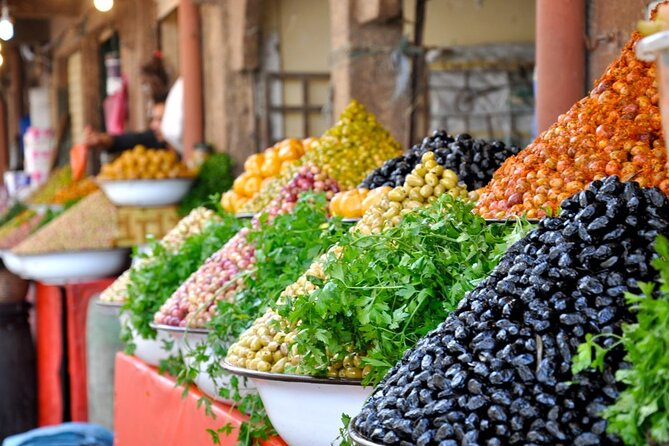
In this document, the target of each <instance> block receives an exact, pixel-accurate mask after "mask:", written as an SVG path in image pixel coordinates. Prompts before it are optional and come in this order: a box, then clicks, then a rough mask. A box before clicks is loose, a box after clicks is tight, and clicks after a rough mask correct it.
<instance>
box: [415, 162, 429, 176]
mask: <svg viewBox="0 0 669 446" xmlns="http://www.w3.org/2000/svg"><path fill="white" fill-rule="evenodd" d="M427 171H428V167H427V166H424V165H422V164H418V165H417V166H416V167H414V169H413V172H412V173H413V174H414V175H418V176H419V177H424V176H425V174H426V173H427Z"/></svg>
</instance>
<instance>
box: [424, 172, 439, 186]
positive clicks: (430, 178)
mask: <svg viewBox="0 0 669 446" xmlns="http://www.w3.org/2000/svg"><path fill="white" fill-rule="evenodd" d="M425 183H426V184H428V185H429V186H432V187H434V186H436V185H437V184H439V178H438V177H437V176H436V175H435V174H433V173H428V174H427V175H425Z"/></svg>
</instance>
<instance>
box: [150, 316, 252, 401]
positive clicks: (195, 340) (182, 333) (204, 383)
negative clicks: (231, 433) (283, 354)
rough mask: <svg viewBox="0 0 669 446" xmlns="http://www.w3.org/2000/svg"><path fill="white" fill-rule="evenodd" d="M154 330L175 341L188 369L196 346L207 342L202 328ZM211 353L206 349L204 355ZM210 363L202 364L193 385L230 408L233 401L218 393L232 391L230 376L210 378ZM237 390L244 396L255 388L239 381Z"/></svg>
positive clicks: (163, 326)
mask: <svg viewBox="0 0 669 446" xmlns="http://www.w3.org/2000/svg"><path fill="white" fill-rule="evenodd" d="M155 328H156V330H158V331H159V332H161V331H162V332H165V333H169V334H170V335H171V336H172V337H173V338H174V339H175V340H176V341H177V345H178V346H179V349H180V350H181V355H182V357H183V360H184V363H185V364H186V366H187V367H189V368H192V367H194V363H195V359H194V358H193V351H194V350H195V349H196V348H197V347H198V346H200V345H202V344H205V343H206V342H207V337H208V336H209V330H206V329H202V328H184V327H172V326H169V325H156V326H155ZM212 353H213V352H212V350H211V348H210V347H207V348H206V350H205V354H206V355H207V356H209V357H211V356H212ZM211 363H212V360H211V359H210V360H208V361H207V362H205V363H204V365H203V367H202V368H201V369H198V370H197V375H196V376H195V378H194V380H193V381H194V383H195V385H196V386H197V388H198V389H200V390H201V391H202V393H204V394H205V395H207V396H208V397H210V398H212V399H214V400H216V401H220V402H222V403H224V404H229V405H231V406H233V405H235V401H233V400H232V399H230V398H223V397H222V396H221V395H220V393H219V390H220V389H222V388H225V389H229V390H230V391H232V390H233V388H232V386H231V383H230V378H231V375H230V374H229V373H227V372H223V374H222V375H220V376H217V377H216V378H212V377H211V376H210V375H209V374H208V373H207V368H209V366H210V365H211ZM237 388H238V390H239V393H240V395H241V396H244V395H245V394H247V393H249V392H251V391H252V390H253V389H254V388H255V387H254V386H253V385H252V383H251V382H250V381H249V380H239V383H238V386H237Z"/></svg>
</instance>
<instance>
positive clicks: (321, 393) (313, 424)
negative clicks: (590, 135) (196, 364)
mask: <svg viewBox="0 0 669 446" xmlns="http://www.w3.org/2000/svg"><path fill="white" fill-rule="evenodd" d="M223 368H224V369H225V370H227V371H229V372H230V373H234V374H236V375H240V376H244V377H247V378H250V379H251V381H253V382H254V384H255V386H256V388H257V389H258V393H260V398H261V399H262V402H263V404H264V406H265V410H267V415H268V416H269V419H270V421H271V422H272V425H273V426H274V429H276V431H277V432H278V434H279V435H280V436H281V438H283V439H284V440H285V441H286V443H288V444H289V445H291V446H329V445H330V444H332V442H334V441H335V440H336V439H337V437H339V430H340V428H341V427H342V424H341V415H342V414H348V415H355V414H358V413H359V412H360V410H361V409H362V406H363V404H364V403H365V401H366V400H367V398H368V397H369V395H371V393H372V387H363V386H362V385H361V384H360V380H353V379H333V378H314V377H311V376H302V375H287V374H282V373H268V372H256V371H254V370H247V369H242V368H239V367H234V366H232V365H230V364H228V363H226V362H224V363H223Z"/></svg>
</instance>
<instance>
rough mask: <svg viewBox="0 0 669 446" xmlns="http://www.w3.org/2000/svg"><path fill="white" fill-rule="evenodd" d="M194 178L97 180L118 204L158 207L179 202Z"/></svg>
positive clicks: (108, 195) (109, 196)
mask: <svg viewBox="0 0 669 446" xmlns="http://www.w3.org/2000/svg"><path fill="white" fill-rule="evenodd" d="M193 181H194V179H193V178H167V179H164V180H97V183H98V185H99V186H100V188H101V189H102V190H103V191H104V193H105V195H106V196H107V198H109V201H111V202H112V203H114V204H115V205H117V206H138V207H158V206H169V205H172V204H177V203H179V202H180V201H181V199H182V198H183V197H185V196H186V194H187V193H188V191H189V190H190V188H191V186H192V185H193Z"/></svg>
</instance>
